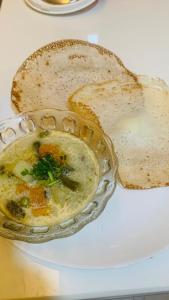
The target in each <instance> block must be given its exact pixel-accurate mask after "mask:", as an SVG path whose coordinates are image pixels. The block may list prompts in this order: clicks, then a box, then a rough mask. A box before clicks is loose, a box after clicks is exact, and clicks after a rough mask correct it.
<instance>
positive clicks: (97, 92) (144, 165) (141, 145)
mask: <svg viewBox="0 0 169 300" xmlns="http://www.w3.org/2000/svg"><path fill="white" fill-rule="evenodd" d="M69 106H70V108H71V109H72V110H74V111H76V112H78V113H80V114H82V113H83V116H84V115H85V116H86V117H88V118H89V119H91V120H93V121H94V122H97V124H99V125H100V126H101V127H102V129H103V130H104V131H105V132H106V133H107V134H108V135H109V136H110V138H111V140H112V142H113V144H114V147H115V151H116V154H117V157H118V160H119V170H118V172H119V180H120V182H121V183H122V185H123V186H124V187H127V188H133V189H145V188H152V187H159V186H168V185H169V88H168V86H167V85H166V84H165V83H164V82H163V81H161V80H158V79H151V78H148V77H146V76H140V77H138V82H135V83H132V84H129V83H126V84H123V85H121V86H120V85H118V84H115V82H114V81H109V82H106V83H102V84H91V85H86V86H84V87H82V88H80V89H79V90H77V91H76V92H74V93H73V95H72V96H70V98H69Z"/></svg>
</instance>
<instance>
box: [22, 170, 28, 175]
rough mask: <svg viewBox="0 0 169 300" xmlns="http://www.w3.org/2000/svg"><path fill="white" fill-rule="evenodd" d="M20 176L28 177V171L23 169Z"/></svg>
mask: <svg viewBox="0 0 169 300" xmlns="http://www.w3.org/2000/svg"><path fill="white" fill-rule="evenodd" d="M21 175H22V176H26V175H29V170H28V169H24V170H23V171H22V172H21Z"/></svg>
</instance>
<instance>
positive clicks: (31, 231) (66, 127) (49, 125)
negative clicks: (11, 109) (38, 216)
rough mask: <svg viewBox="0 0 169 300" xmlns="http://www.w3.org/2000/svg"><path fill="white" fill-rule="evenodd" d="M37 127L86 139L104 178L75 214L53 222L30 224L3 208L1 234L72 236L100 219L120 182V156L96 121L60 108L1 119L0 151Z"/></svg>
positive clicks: (37, 238)
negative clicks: (117, 183)
mask: <svg viewBox="0 0 169 300" xmlns="http://www.w3.org/2000/svg"><path fill="white" fill-rule="evenodd" d="M37 128H41V129H45V130H49V131H50V130H59V131H64V132H69V133H71V134H73V135H75V136H77V137H79V138H81V139H82V140H84V141H85V142H86V143H87V144H88V145H89V146H90V148H91V149H92V150H93V151H94V153H95V155H96V157H97V159H98V162H99V165H100V180H99V184H98V188H97V191H96V193H95V195H94V197H93V199H92V200H91V201H90V203H88V204H87V205H86V207H84V209H83V210H82V211H81V212H80V213H78V214H77V215H76V216H75V217H74V218H71V219H67V220H66V221H64V222H62V223H61V224H57V225H52V226H26V225H22V224H19V223H16V222H14V221H11V220H9V219H8V218H7V217H6V216H5V215H4V214H2V213H1V212H0V236H3V237H6V238H9V239H15V240H21V241H25V242H30V243H42V242H46V241H49V240H52V239H57V238H63V237H66V236H70V235H72V234H74V233H76V232H77V231H79V230H80V229H82V228H83V227H84V226H85V225H86V224H88V223H89V222H91V221H93V220H94V219H96V218H97V217H98V216H99V215H100V213H101V212H102V211H103V209H104V207H105V206H106V203H107V201H108V200H109V199H110V198H111V196H112V194H113V192H114V189H115V186H116V172H117V159H116V156H115V153H114V150H113V145H112V143H111V141H110V139H109V138H108V137H107V136H106V135H105V134H104V133H103V132H102V131H101V130H100V129H99V128H97V126H96V125H94V124H93V123H91V122H90V121H88V120H85V119H82V118H81V117H80V116H79V115H77V114H75V113H73V112H70V111H62V110H58V109H43V110H38V111H32V112H27V113H23V114H20V115H18V116H15V117H13V118H10V119H7V120H5V121H1V122H0V151H3V150H4V149H5V148H6V147H7V146H8V145H9V144H10V143H12V142H13V141H15V140H17V139H18V138H20V137H23V136H25V135H27V134H29V133H30V132H33V131H35V130H36V129H37Z"/></svg>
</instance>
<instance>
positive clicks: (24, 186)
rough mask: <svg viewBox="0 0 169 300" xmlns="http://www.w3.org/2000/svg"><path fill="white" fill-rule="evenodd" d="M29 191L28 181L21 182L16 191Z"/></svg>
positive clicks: (18, 192) (19, 192)
mask: <svg viewBox="0 0 169 300" xmlns="http://www.w3.org/2000/svg"><path fill="white" fill-rule="evenodd" d="M27 191H29V187H28V185H27V184H26V183H20V184H18V185H17V186H16V193H17V194H21V193H23V192H27Z"/></svg>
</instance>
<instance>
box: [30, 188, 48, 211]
mask: <svg viewBox="0 0 169 300" xmlns="http://www.w3.org/2000/svg"><path fill="white" fill-rule="evenodd" d="M30 199H31V205H32V207H35V208H41V207H46V206H47V202H46V197H45V193H44V189H43V188H42V187H33V188H31V189H30Z"/></svg>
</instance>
